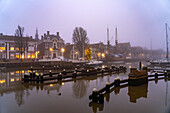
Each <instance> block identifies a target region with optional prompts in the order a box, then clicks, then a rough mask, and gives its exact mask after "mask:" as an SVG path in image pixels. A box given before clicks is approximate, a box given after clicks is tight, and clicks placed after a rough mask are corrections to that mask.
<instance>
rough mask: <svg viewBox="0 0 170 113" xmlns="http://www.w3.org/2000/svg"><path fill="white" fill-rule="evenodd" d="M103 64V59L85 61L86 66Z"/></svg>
mask: <svg viewBox="0 0 170 113" xmlns="http://www.w3.org/2000/svg"><path fill="white" fill-rule="evenodd" d="M102 64H103V61H96V60H91V61H90V62H88V63H86V66H92V67H95V66H101V65H102Z"/></svg>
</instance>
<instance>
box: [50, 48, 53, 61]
mask: <svg viewBox="0 0 170 113" xmlns="http://www.w3.org/2000/svg"><path fill="white" fill-rule="evenodd" d="M50 51H51V59H52V51H53V48H50Z"/></svg>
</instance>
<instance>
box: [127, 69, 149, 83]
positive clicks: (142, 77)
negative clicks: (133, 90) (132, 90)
mask: <svg viewBox="0 0 170 113" xmlns="http://www.w3.org/2000/svg"><path fill="white" fill-rule="evenodd" d="M128 77H129V82H128V84H129V85H130V86H137V85H141V84H144V83H147V81H148V72H147V68H143V70H137V68H131V69H130V73H129V75H128Z"/></svg>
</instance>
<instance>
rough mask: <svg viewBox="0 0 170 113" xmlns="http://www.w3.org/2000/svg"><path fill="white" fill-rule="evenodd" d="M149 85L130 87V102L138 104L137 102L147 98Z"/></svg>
mask: <svg viewBox="0 0 170 113" xmlns="http://www.w3.org/2000/svg"><path fill="white" fill-rule="evenodd" d="M147 92H148V84H143V85H140V86H128V95H129V97H130V102H133V103H136V100H137V99H139V98H141V97H144V98H147Z"/></svg>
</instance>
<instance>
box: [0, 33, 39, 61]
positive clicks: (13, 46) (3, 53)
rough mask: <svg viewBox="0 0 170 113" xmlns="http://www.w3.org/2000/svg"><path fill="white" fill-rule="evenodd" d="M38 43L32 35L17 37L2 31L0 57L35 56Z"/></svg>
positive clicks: (0, 35)
mask: <svg viewBox="0 0 170 113" xmlns="http://www.w3.org/2000/svg"><path fill="white" fill-rule="evenodd" d="M36 45H37V43H36V41H35V40H34V39H32V37H17V36H10V35H3V34H2V33H0V58H1V59H20V58H22V59H27V58H35V57H36V54H35V53H36ZM21 53H22V55H21Z"/></svg>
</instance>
